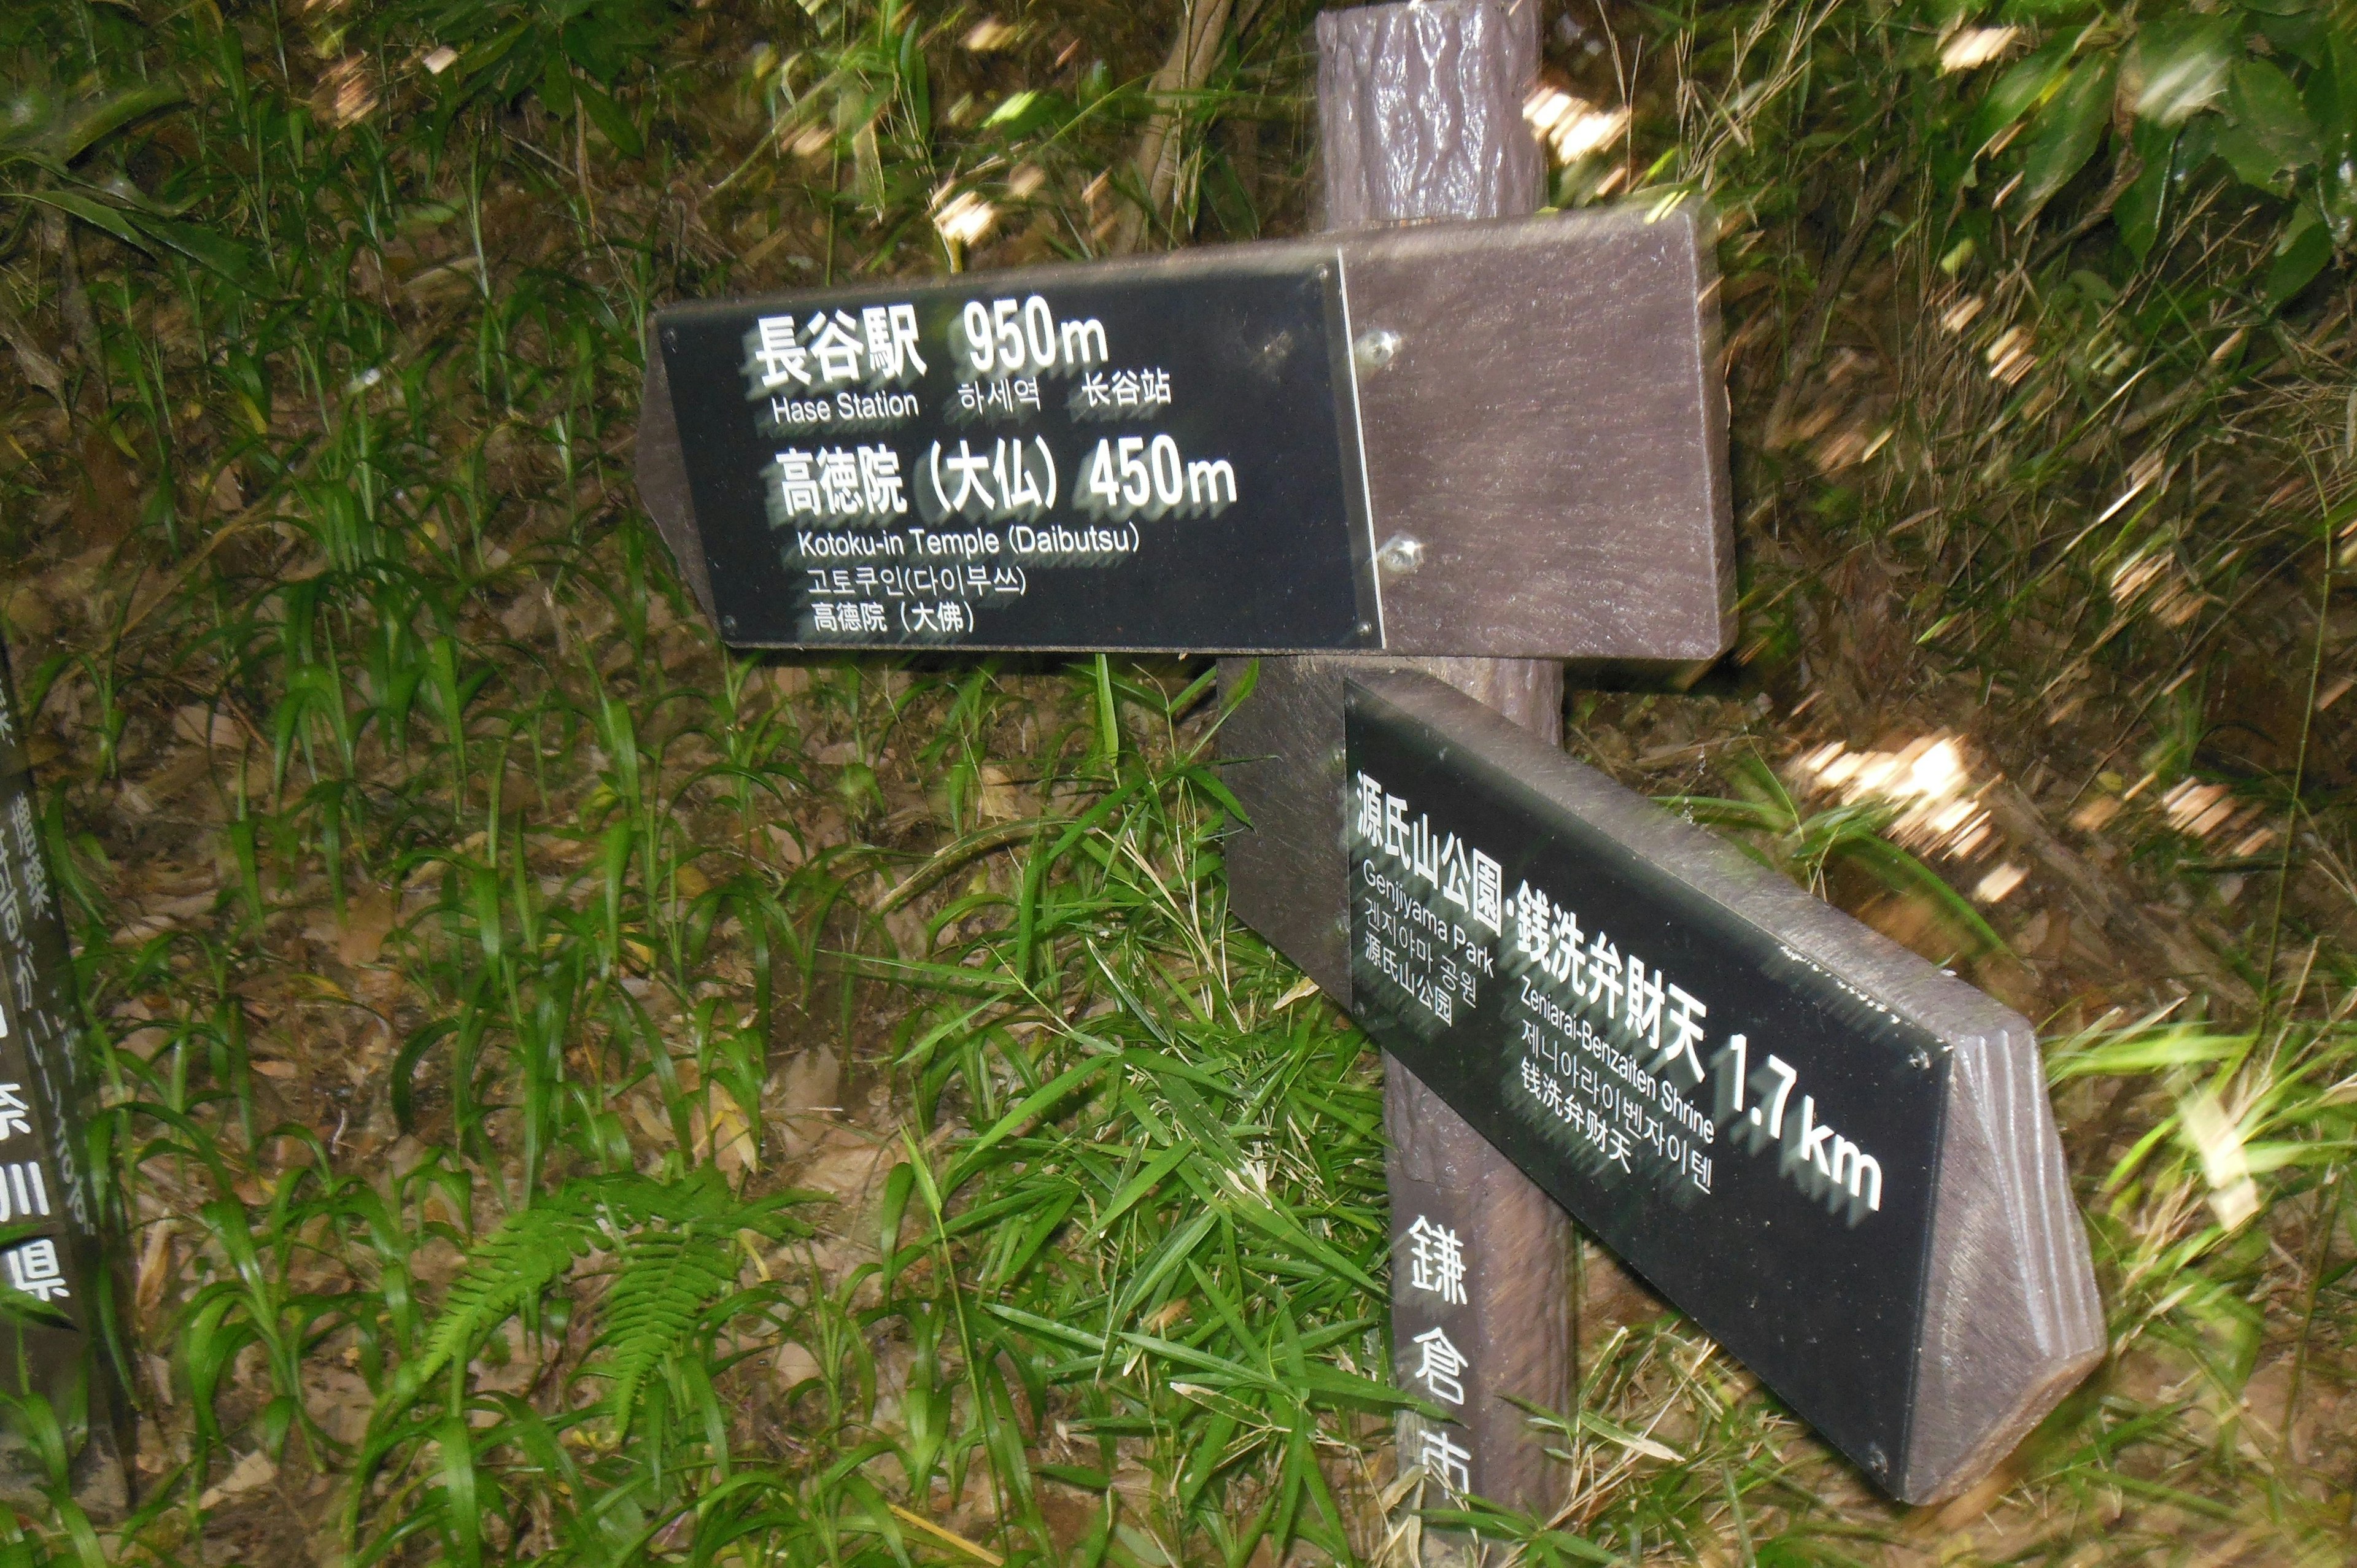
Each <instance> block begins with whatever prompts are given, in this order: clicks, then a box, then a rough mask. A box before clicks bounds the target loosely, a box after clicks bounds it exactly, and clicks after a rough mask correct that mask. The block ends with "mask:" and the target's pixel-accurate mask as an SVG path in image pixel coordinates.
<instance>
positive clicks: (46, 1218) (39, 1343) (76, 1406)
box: [0, 656, 130, 1513]
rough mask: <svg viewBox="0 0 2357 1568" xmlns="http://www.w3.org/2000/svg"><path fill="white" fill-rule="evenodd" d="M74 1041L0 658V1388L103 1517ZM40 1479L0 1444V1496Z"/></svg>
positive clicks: (90, 1220) (116, 1475) (103, 1378)
mask: <svg viewBox="0 0 2357 1568" xmlns="http://www.w3.org/2000/svg"><path fill="white" fill-rule="evenodd" d="M80 1035H81V1024H80V1021H79V1017H78V1015H77V1009H76V1006H75V1003H74V991H73V961H72V953H71V951H70V949H69V948H68V946H67V942H66V930H65V922H64V920H63V918H61V916H60V914H59V908H58V901H57V890H56V884H55V883H54V882H53V881H52V880H51V879H50V876H49V874H48V865H47V862H46V860H45V859H44V856H43V852H42V846H41V838H40V832H39V827H38V802H37V800H36V799H35V795H34V789H33V777H32V768H31V766H30V763H29V761H28V760H27V756H26V751H25V737H24V734H23V731H22V728H21V726H20V724H19V721H18V719H17V716H16V707H15V700H14V695H13V693H11V691H10V690H9V683H8V680H7V670H6V663H5V656H0V1236H5V1237H6V1238H7V1239H6V1240H5V1241H0V1286H5V1287H6V1290H7V1292H8V1293H9V1294H8V1296H7V1298H6V1304H5V1307H0V1389H5V1390H6V1391H10V1392H17V1393H38V1394H41V1395H43V1396H45V1397H46V1398H47V1399H48V1401H49V1402H50V1404H51V1406H52V1407H53V1408H54V1409H55V1411H56V1412H57V1415H58V1418H59V1423H60V1424H61V1425H62V1426H63V1427H64V1429H65V1431H66V1433H67V1435H68V1439H69V1441H70V1442H72V1443H74V1444H76V1447H77V1452H78V1457H77V1461H76V1465H75V1477H74V1479H75V1490H76V1495H77V1496H78V1497H79V1498H81V1501H82V1503H83V1505H84V1507H86V1508H90V1509H93V1510H94V1511H99V1512H101V1513H106V1512H112V1511H114V1510H118V1509H121V1508H122V1507H123V1506H124V1503H125V1501H126V1500H127V1492H126V1489H125V1485H126V1484H125V1472H124V1467H123V1457H122V1456H123V1455H124V1454H126V1453H128V1452H129V1449H130V1444H129V1436H128V1431H127V1420H128V1411H127V1407H126V1406H125V1405H124V1402H123V1401H122V1400H121V1399H120V1398H119V1397H118V1384H117V1381H116V1380H115V1378H114V1376H113V1372H114V1366H113V1359H112V1357H111V1356H110V1355H109V1354H108V1353H107V1350H106V1348H105V1346H104V1345H103V1344H102V1333H101V1329H102V1326H103V1324H104V1323H105V1321H106V1306H107V1303H108V1301H109V1298H110V1295H111V1292H110V1290H109V1285H110V1283H111V1282H110V1280H109V1277H108V1276H107V1274H106V1273H105V1271H104V1265H103V1263H102V1261H101V1258H100V1256H99V1251H98V1233H97V1217H96V1214H95V1212H94V1209H93V1206H92V1198H91V1186H90V1178H89V1175H88V1173H87V1172H86V1171H85V1170H84V1169H83V1168H82V1153H81V1151H82V1147H83V1144H82V1140H81V1127H82V1109H83V1107H84V1106H85V1105H86V1104H88V1102H89V1085H88V1084H87V1082H86V1081H85V1080H84V1069H83V1068H82V1064H81V1051H80V1049H79V1048H78V1041H79V1037H80ZM48 1478H49V1477H48V1473H47V1471H46V1470H45V1469H44V1468H43V1466H42V1462H41V1460H40V1457H39V1455H38V1454H37V1453H36V1452H34V1451H33V1450H32V1449H30V1448H27V1447H24V1446H21V1445H19V1444H16V1443H15V1442H13V1441H12V1442H8V1443H6V1444H5V1445H0V1495H6V1494H9V1493H12V1492H13V1493H15V1494H16V1495H18V1496H30V1495H33V1494H35V1493H37V1492H38V1489H39V1488H40V1487H43V1486H45V1485H47V1484H48Z"/></svg>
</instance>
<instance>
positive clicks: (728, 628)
mask: <svg viewBox="0 0 2357 1568" xmlns="http://www.w3.org/2000/svg"><path fill="white" fill-rule="evenodd" d="M720 629H721V631H722V632H723V633H724V634H725V635H726V636H729V637H734V636H736V635H737V618H736V617H735V616H722V617H721V618H720Z"/></svg>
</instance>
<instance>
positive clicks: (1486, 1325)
mask: <svg viewBox="0 0 2357 1568" xmlns="http://www.w3.org/2000/svg"><path fill="white" fill-rule="evenodd" d="M1537 70H1538V5H1537V3H1536V0H1515V3H1511V4H1510V3H1507V0H1447V3H1443V4H1426V5H1371V6H1365V7H1361V8H1358V9H1353V10H1347V11H1329V12H1326V13H1324V14H1323V15H1321V16H1319V17H1318V134H1319V139H1320V143H1321V158H1322V163H1323V168H1324V177H1323V182H1322V197H1323V217H1324V220H1325V226H1326V228H1327V229H1328V230H1329V231H1337V230H1349V229H1361V228H1372V227H1378V226H1382V225H1385V224H1394V223H1409V222H1415V221H1419V220H1430V219H1465V218H1505V217H1517V216H1522V215H1524V214H1527V213H1530V212H1533V211H1535V210H1536V209H1537V208H1538V205H1539V200H1540V195H1541V189H1542V185H1543V182H1544V177H1545V163H1544V158H1543V157H1542V156H1541V154H1540V150H1539V146H1538V142H1537V139H1536V138H1535V137H1534V135H1533V134H1531V131H1530V129H1529V127H1528V125H1527V124H1525V123H1524V122H1523V113H1522V111H1523V98H1524V96H1525V95H1526V94H1527V93H1528V92H1529V91H1530V89H1531V86H1532V84H1533V82H1534V80H1535V78H1536V76H1537ZM1354 326H1356V327H1359V328H1363V329H1366V330H1380V329H1381V327H1382V324H1381V323H1373V322H1370V323H1359V324H1354ZM1385 544H1386V545H1390V546H1393V547H1394V555H1395V557H1396V555H1397V554H1398V553H1406V554H1407V556H1408V557H1409V559H1411V560H1412V559H1413V557H1414V553H1415V550H1416V548H1417V546H1416V545H1415V544H1414V543H1411V542H1397V543H1396V544H1394V542H1393V541H1388V540H1387V541H1385ZM1267 662H1268V663H1271V664H1274V663H1275V662H1276V661H1275V660H1270V661H1267ZM1286 662H1287V663H1291V662H1294V661H1291V660H1288V661H1286ZM1388 662H1391V663H1393V664H1394V665H1396V664H1397V663H1398V662H1399V661H1397V660H1390V661H1388ZM1413 665H1414V667H1415V668H1418V669H1422V670H1425V671H1428V672H1429V673H1431V674H1433V675H1435V676H1437V677H1438V678H1439V679H1441V680H1443V681H1445V682H1448V683H1449V684H1450V685H1452V686H1455V687H1456V688H1457V689H1458V690H1459V691H1461V692H1464V693H1467V694H1468V695H1469V696H1471V697H1473V698H1475V699H1476V700H1478V701H1480V702H1481V703H1485V704H1486V705H1488V706H1490V707H1491V708H1494V709H1495V710H1497V711H1498V712H1499V713H1501V714H1504V715H1506V716H1507V717H1508V718H1510V719H1512V721H1514V723H1516V724H1518V725H1522V726H1523V727H1524V728H1525V729H1528V730H1531V731H1533V732H1534V733H1535V734H1537V735H1539V736H1544V738H1545V739H1546V740H1547V741H1548V742H1550V743H1552V744H1560V742H1561V740H1562V735H1563V666H1562V665H1561V664H1559V663H1555V662H1553V661H1551V660H1497V659H1434V660H1416V661H1413ZM1271 673H1274V674H1275V679H1276V681H1278V682H1282V681H1283V680H1284V679H1285V676H1284V674H1283V673H1281V672H1271ZM1338 711H1339V710H1338ZM1337 784H1338V787H1339V784H1340V780H1339V779H1338V780H1337ZM1383 1122H1384V1127H1385V1130H1386V1132H1387V1133H1389V1135H1390V1141H1391V1155H1390V1158H1389V1161H1388V1167H1387V1175H1388V1177H1389V1182H1390V1187H1391V1199H1392V1260H1393V1262H1392V1352H1393V1358H1394V1368H1395V1375H1396V1376H1397V1378H1398V1380H1399V1381H1400V1383H1401V1385H1402V1386H1403V1387H1406V1388H1413V1389H1415V1390H1416V1391H1419V1392H1421V1393H1423V1394H1425V1396H1426V1397H1427V1398H1430V1399H1433V1400H1434V1401H1435V1402H1437V1403H1440V1404H1442V1405H1444V1406H1455V1405H1456V1402H1455V1401H1454V1400H1452V1399H1451V1398H1450V1397H1449V1396H1450V1395H1451V1394H1452V1393H1455V1392H1458V1391H1461V1393H1462V1395H1463V1402H1462V1405H1461V1406H1458V1407H1457V1408H1461V1410H1462V1411H1463V1416H1462V1418H1461V1420H1460V1421H1458V1422H1456V1423H1448V1424H1445V1425H1444V1424H1440V1423H1430V1424H1427V1423H1425V1422H1424V1421H1422V1420H1421V1419H1419V1418H1416V1417H1414V1416H1410V1417H1407V1418H1405V1419H1404V1420H1403V1421H1402V1423H1401V1425H1400V1453H1399V1464H1400V1467H1401V1469H1402V1471H1403V1473H1405V1471H1406V1470H1408V1469H1409V1468H1411V1467H1413V1466H1417V1465H1419V1464H1421V1465H1423V1466H1424V1467H1425V1468H1426V1472H1427V1474H1428V1475H1430V1476H1431V1477H1434V1478H1436V1479H1439V1480H1441V1481H1443V1482H1444V1483H1445V1484H1446V1485H1448V1486H1449V1487H1452V1488H1454V1489H1459V1490H1470V1491H1475V1492H1479V1493H1480V1494H1481V1495H1483V1496H1485V1497H1488V1498H1493V1499H1495V1500H1497V1501H1499V1502H1502V1503H1505V1504H1507V1505H1509V1506H1511V1507H1514V1508H1520V1509H1528V1510H1530V1511H1533V1512H1536V1513H1541V1514H1545V1513H1549V1512H1552V1511H1553V1509H1555V1506H1556V1505H1557V1503H1558V1502H1559V1501H1560V1500H1561V1498H1560V1493H1561V1491H1562V1479H1561V1473H1560V1472H1559V1471H1558V1470H1557V1469H1556V1468H1555V1465H1554V1463H1553V1461H1551V1460H1549V1459H1548V1458H1547V1456H1546V1455H1545V1452H1544V1444H1543V1443H1541V1442H1540V1441H1537V1440H1536V1439H1534V1436H1533V1435H1532V1434H1530V1433H1529V1431H1528V1428H1527V1426H1526V1424H1525V1421H1524V1417H1523V1412H1522V1411H1521V1410H1519V1409H1517V1408H1516V1407H1515V1406H1514V1405H1512V1404H1511V1403H1509V1402H1508V1399H1507V1396H1509V1395H1512V1396H1513V1397H1515V1398H1519V1399H1523V1400H1528V1401H1530V1402H1534V1403H1537V1404H1541V1405H1544V1406H1546V1407H1548V1408H1550V1409H1556V1410H1563V1409H1567V1408H1568V1407H1569V1405H1570V1403H1571V1398H1572V1384H1571V1376H1572V1368H1571V1297H1570V1273H1569V1261H1570V1249H1571V1243H1572V1232H1571V1221H1570V1220H1569V1219H1568V1218H1567V1217H1566V1215H1565V1214H1564V1212H1563V1210H1562V1209H1561V1208H1558V1207H1557V1206H1556V1205H1555V1201H1554V1199H1552V1198H1550V1197H1547V1196H1546V1194H1544V1192H1542V1191H1540V1190H1539V1188H1538V1187H1536V1186H1534V1185H1533V1183H1532V1182H1531V1180H1530V1178H1529V1177H1527V1176H1523V1174H1522V1172H1520V1171H1519V1170H1517V1169H1515V1168H1514V1166H1513V1165H1512V1164H1511V1163H1509V1162H1508V1161H1507V1159H1506V1158H1505V1156H1503V1155H1501V1154H1499V1153H1498V1152H1497V1151H1496V1150H1495V1149H1494V1148H1492V1147H1491V1145H1490V1144H1488V1143H1487V1142H1486V1141H1485V1140H1483V1139H1482V1137H1481V1136H1480V1134H1479V1133H1475V1132H1474V1131H1473V1129H1472V1128H1470V1127H1469V1126H1468V1125H1466V1123H1465V1122H1464V1120H1463V1118H1461V1117H1459V1116H1458V1114H1457V1112H1454V1111H1452V1110H1450V1109H1449V1108H1448V1105H1446V1104H1445V1103H1443V1102H1442V1101H1441V1100H1440V1099H1439V1097H1438V1096H1437V1095H1435V1094H1433V1093H1432V1092H1431V1091H1430V1090H1427V1089H1426V1087H1425V1086H1424V1085H1423V1084H1422V1083H1421V1082H1419V1081H1418V1080H1417V1079H1416V1078H1415V1075H1414V1074H1413V1073H1411V1072H1409V1071H1408V1070H1407V1069H1405V1067H1403V1066H1401V1065H1400V1063H1399V1062H1398V1061H1397V1060H1395V1059H1394V1058H1389V1057H1386V1058H1384V1064H1383ZM1460 1270H1461V1273H1460V1272H1459V1271H1460ZM1428 1500H1437V1499H1428Z"/></svg>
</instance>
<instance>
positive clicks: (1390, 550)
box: [1375, 533, 1424, 577]
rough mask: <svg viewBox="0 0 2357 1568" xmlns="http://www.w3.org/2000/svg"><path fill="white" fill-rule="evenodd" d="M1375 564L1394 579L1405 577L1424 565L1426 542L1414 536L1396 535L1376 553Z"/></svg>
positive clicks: (1385, 542)
mask: <svg viewBox="0 0 2357 1568" xmlns="http://www.w3.org/2000/svg"><path fill="white" fill-rule="evenodd" d="M1375 564H1377V565H1378V566H1381V567H1382V568H1383V570H1384V571H1385V572H1387V573H1389V574H1390V575H1393V576H1394V577H1405V576H1406V575H1409V574H1410V573H1412V572H1414V571H1415V569H1416V568H1417V567H1419V566H1421V565H1423V564H1424V541H1423V540H1421V539H1418V538H1416V537H1415V535H1414V534H1408V533H1394V534H1393V535H1392V536H1391V537H1390V538H1389V539H1386V540H1384V541H1383V547H1382V548H1381V549H1379V550H1377V551H1376V552H1375Z"/></svg>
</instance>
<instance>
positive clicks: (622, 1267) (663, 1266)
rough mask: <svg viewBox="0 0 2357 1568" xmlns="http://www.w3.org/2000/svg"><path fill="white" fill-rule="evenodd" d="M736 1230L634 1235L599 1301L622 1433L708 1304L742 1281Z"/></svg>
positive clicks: (617, 1428)
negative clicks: (647, 1387) (654, 1378)
mask: <svg viewBox="0 0 2357 1568" xmlns="http://www.w3.org/2000/svg"><path fill="white" fill-rule="evenodd" d="M736 1283H737V1247H736V1240H735V1234H734V1232H733V1231H721V1230H717V1229H716V1228H707V1227H706V1226H703V1225H691V1226H688V1227H686V1228H684V1229H683V1230H661V1231H649V1232H641V1233H640V1234H639V1235H637V1236H634V1237H632V1238H631V1240H630V1246H629V1248H628V1249H627V1251H626V1252H625V1254H624V1256H623V1257H622V1258H621V1259H620V1260H619V1264H618V1266H617V1268H616V1270H615V1273H614V1279H613V1283H611V1284H609V1285H608V1287H607V1289H606V1299H605V1301H604V1303H603V1305H601V1306H600V1308H599V1316H600V1318H601V1319H602V1320H603V1322H604V1327H605V1331H604V1332H603V1333H602V1334H600V1335H599V1336H598V1337H597V1349H598V1350H600V1351H602V1352H604V1354H605V1358H606V1360H605V1365H604V1367H603V1368H602V1369H601V1370H602V1372H603V1374H604V1375H605V1376H607V1377H609V1378H611V1379H612V1380H613V1388H612V1390H611V1391H610V1392H609V1394H608V1408H609V1409H611V1410H612V1412H613V1413H614V1435H615V1437H616V1438H617V1439H619V1438H621V1437H624V1436H627V1435H628V1434H629V1433H630V1421H631V1418H632V1417H633V1416H634V1415H635V1414H636V1412H637V1410H638V1402H639V1394H640V1391H641V1390H642V1389H643V1388H644V1387H645V1385H646V1380H647V1379H648V1378H649V1377H650V1376H651V1375H652V1374H653V1372H654V1371H655V1369H657V1368H659V1367H661V1366H662V1364H663V1362H665V1361H666V1360H668V1359H670V1358H671V1357H672V1356H673V1355H674V1354H676V1353H677V1352H678V1351H679V1349H680V1348H681V1347H682V1346H683V1345H684V1344H686V1342H687V1341H688V1340H689V1339H690V1338H691V1337H693V1336H694V1333H695V1331H696V1329H697V1327H698V1326H700V1325H701V1324H702V1323H703V1322H704V1319H705V1312H706V1310H707V1309H708V1308H709V1307H710V1306H711V1305H712V1303H713V1302H714V1301H716V1299H718V1298H719V1297H720V1296H721V1295H722V1294H724V1293H726V1291H728V1290H729V1289H730V1288H731V1287H733V1286H734V1285H735V1284H736Z"/></svg>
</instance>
